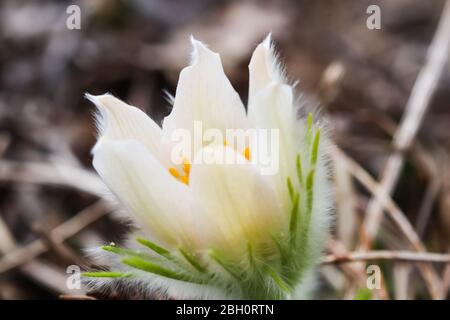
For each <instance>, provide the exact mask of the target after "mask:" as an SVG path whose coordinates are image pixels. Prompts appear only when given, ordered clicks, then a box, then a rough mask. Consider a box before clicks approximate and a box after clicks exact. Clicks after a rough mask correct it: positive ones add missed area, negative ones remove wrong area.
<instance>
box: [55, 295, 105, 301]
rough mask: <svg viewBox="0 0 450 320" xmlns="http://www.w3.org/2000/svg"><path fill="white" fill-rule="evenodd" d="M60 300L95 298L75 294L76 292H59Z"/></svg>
mask: <svg viewBox="0 0 450 320" xmlns="http://www.w3.org/2000/svg"><path fill="white" fill-rule="evenodd" d="M59 298H60V299H61V300H97V299H95V298H94V297H91V296H86V295H81V294H80V295H76V294H61V295H60V296H59Z"/></svg>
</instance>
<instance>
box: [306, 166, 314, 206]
mask: <svg viewBox="0 0 450 320" xmlns="http://www.w3.org/2000/svg"><path fill="white" fill-rule="evenodd" d="M314 174H315V170H314V169H312V170H311V171H310V172H309V173H308V177H307V178H306V208H307V212H308V214H310V213H311V211H312V206H313V200H314V190H313V189H314Z"/></svg>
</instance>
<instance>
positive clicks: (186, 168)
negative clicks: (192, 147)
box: [183, 160, 191, 176]
mask: <svg viewBox="0 0 450 320" xmlns="http://www.w3.org/2000/svg"><path fill="white" fill-rule="evenodd" d="M183 171H184V173H185V174H186V175H187V176H189V173H190V172H191V164H190V162H189V161H188V160H185V161H184V162H183Z"/></svg>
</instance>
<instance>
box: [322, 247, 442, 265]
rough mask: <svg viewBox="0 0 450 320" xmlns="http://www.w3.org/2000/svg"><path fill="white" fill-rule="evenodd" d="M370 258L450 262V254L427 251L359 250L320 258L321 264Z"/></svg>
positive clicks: (368, 259)
mask: <svg viewBox="0 0 450 320" xmlns="http://www.w3.org/2000/svg"><path fill="white" fill-rule="evenodd" d="M370 260H398V261H412V262H440V263H450V254H439V253H429V252H415V251H390V250H376V251H366V252H364V251H361V252H358V251H356V252H349V253H347V254H344V255H334V254H331V255H328V256H326V257H325V258H324V259H323V260H322V264H329V263H343V262H354V261H370Z"/></svg>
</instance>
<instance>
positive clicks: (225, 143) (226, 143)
mask: <svg viewBox="0 0 450 320" xmlns="http://www.w3.org/2000/svg"><path fill="white" fill-rule="evenodd" d="M223 145H224V146H225V147H226V146H228V141H227V139H223Z"/></svg>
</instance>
